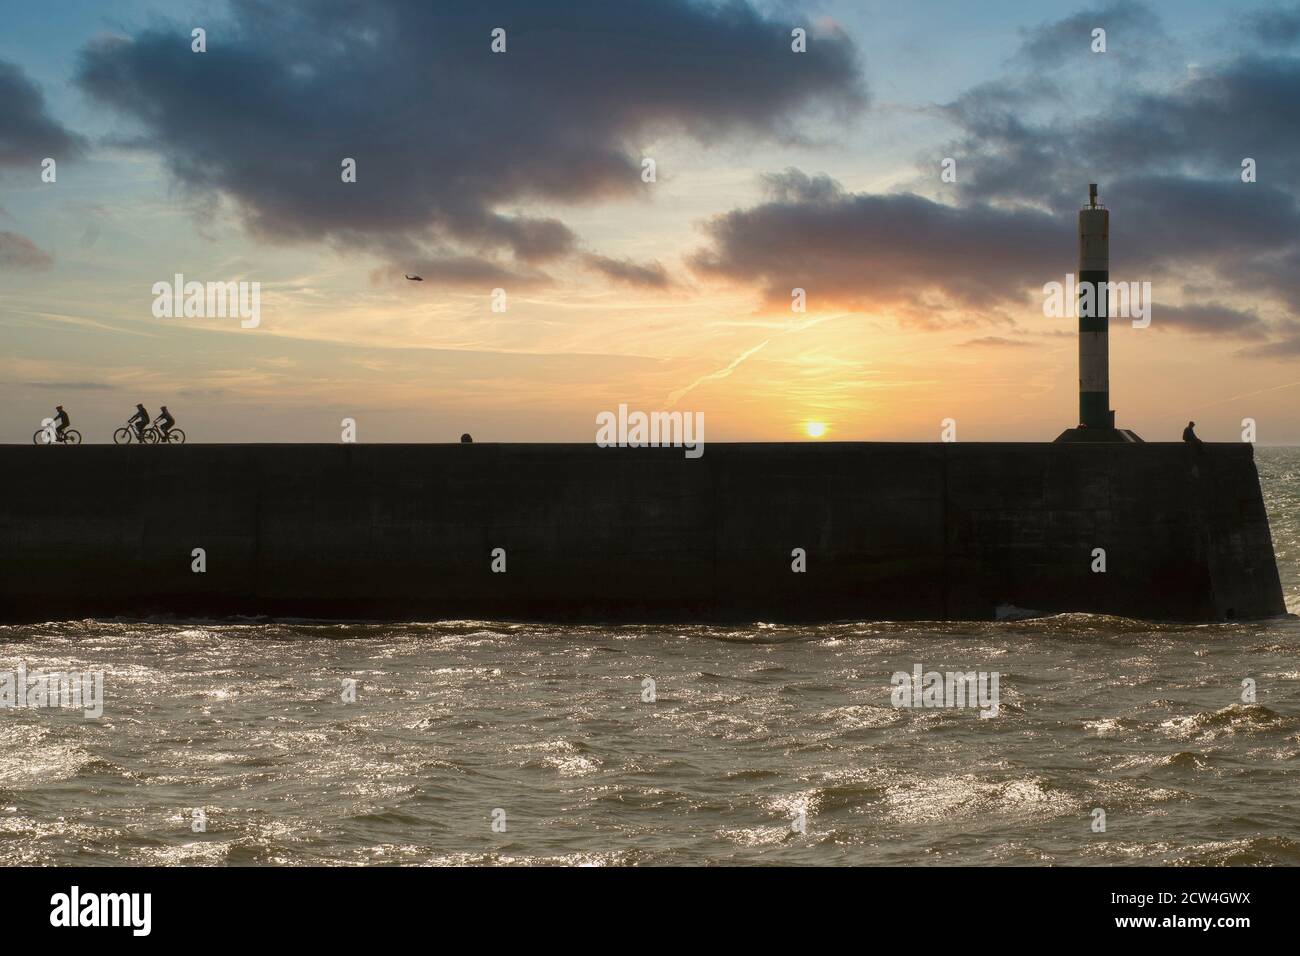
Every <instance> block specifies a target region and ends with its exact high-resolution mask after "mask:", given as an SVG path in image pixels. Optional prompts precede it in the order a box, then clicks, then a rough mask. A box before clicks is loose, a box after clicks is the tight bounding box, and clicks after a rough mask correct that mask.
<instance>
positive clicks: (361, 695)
mask: <svg viewBox="0 0 1300 956" xmlns="http://www.w3.org/2000/svg"><path fill="white" fill-rule="evenodd" d="M1257 458H1258V461H1259V467H1260V473H1261V481H1262V483H1263V489H1264V495H1265V500H1266V504H1267V506H1268V509H1269V515H1270V520H1271V524H1272V530H1273V537H1274V544H1275V547H1276V550H1277V556H1278V562H1279V568H1280V570H1281V573H1282V579H1283V586H1284V588H1285V590H1286V594H1287V601H1288V606H1289V608H1290V609H1291V611H1292V612H1300V449H1267V448H1264V449H1258V451H1257ZM20 662H21V663H23V664H25V666H26V668H27V669H28V670H29V671H37V670H41V669H44V670H47V671H54V670H62V671H69V670H102V671H104V673H105V678H104V680H105V690H104V697H105V700H104V711H103V716H102V717H100V718H98V719H86V718H85V717H84V716H83V714H82V713H81V712H77V711H72V710H70V709H42V710H29V709H22V708H19V709H5V710H0V863H4V864H10V865H12V864H182V865H205V864H283V865H297V864H474V863H489V864H555V863H559V864H596V865H602V864H616V865H617V864H682V863H744V864H749V863H783V864H854V863H859V864H1045V863H1051V864H1068V865H1076V864H1165V863H1173V864H1227V865H1259V864H1291V865H1295V864H1300V817H1298V815H1297V804H1298V803H1300V762H1298V760H1297V758H1298V757H1300V621H1298V620H1297V619H1295V618H1291V619H1288V620H1282V621H1273V622H1266V623H1235V624H1225V625H1212V626H1171V625H1151V624H1146V623H1141V622H1136V621H1129V620H1121V619H1116V618H1104V617H1097V616H1090V615H1062V616H1056V617H1051V618H1045V619H1040V620H1032V621H1020V622H1007V623H998V624H945V623H929V624H914V623H913V624H892V623H874V622H861V623H852V624H835V625H825V626H816V627H783V626H761V625H760V626H753V627H744V628H717V627H705V626H698V627H618V628H609V627H602V628H596V627H555V626H542V625H505V624H495V623H490V622H451V623H440V624H405V625H379V624H366V625H359V624H338V625H334V624H329V625H324V624H286V623H274V624H272V623H257V622H249V623H205V624H198V623H183V624H161V623H155V624H142V623H122V622H111V621H99V622H97V621H83V622H76V623H67V624H45V625H38V626H32V627H0V671H12V670H15V669H17V667H18V666H19V663H20ZM918 663H919V664H921V665H922V666H923V667H924V668H925V669H926V670H931V669H933V670H939V671H947V670H961V671H967V670H976V671H997V672H998V673H999V675H1000V676H999V691H1000V701H1001V710H1000V713H999V715H998V716H997V717H996V718H994V719H981V718H980V717H979V713H978V711H977V710H974V709H964V710H961V709H951V710H950V709H912V710H907V709H896V708H894V707H893V706H891V703H890V692H891V690H892V687H891V684H890V675H891V674H892V673H893V672H895V671H909V672H910V671H911V670H912V668H913V666H914V665H915V664H918ZM646 678H651V679H653V681H654V685H655V686H654V696H655V697H656V699H655V700H654V701H653V702H647V701H646V700H644V699H643V698H644V697H645V696H648V694H647V685H646V684H645V680H646ZM1245 678H1251V679H1253V680H1254V681H1255V682H1256V695H1257V699H1256V702H1254V703H1242V701H1241V695H1242V686H1241V685H1242V681H1243V679H1245ZM346 680H355V681H356V699H355V702H352V703H344V702H343V700H342V699H341V698H342V695H343V686H344V684H343V682H344V681H346ZM1096 809H1102V810H1104V811H1105V814H1106V819H1105V824H1106V828H1105V832H1094V830H1093V826H1094V820H1095V814H1094V811H1095V810H1096ZM196 810H199V811H202V818H203V819H205V821H206V822H205V829H203V830H202V831H201V832H199V831H196V829H195V827H196V825H197V824H196V821H197V820H198V819H200V818H199V817H198V816H196V814H195V811H196ZM498 811H501V812H498ZM494 821H495V822H496V823H497V829H496V830H494V829H493V823H494ZM502 821H504V832H501V830H500V827H501V823H502Z"/></svg>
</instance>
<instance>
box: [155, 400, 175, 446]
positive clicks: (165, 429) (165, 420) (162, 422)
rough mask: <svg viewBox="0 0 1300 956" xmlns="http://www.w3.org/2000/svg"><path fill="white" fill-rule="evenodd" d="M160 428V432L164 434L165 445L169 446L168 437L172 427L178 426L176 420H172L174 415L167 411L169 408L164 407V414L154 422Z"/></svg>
mask: <svg viewBox="0 0 1300 956" xmlns="http://www.w3.org/2000/svg"><path fill="white" fill-rule="evenodd" d="M154 424H155V425H157V426H158V431H159V432H160V433H161V434H162V441H163V444H164V445H165V444H167V439H168V436H169V435H170V434H171V431H172V426H174V425H175V424H176V419H174V418H172V413H171V412H169V411H167V406H166V405H164V406H163V407H162V414H161V415H159V416H158V418H157V419H156V420H155V421H154Z"/></svg>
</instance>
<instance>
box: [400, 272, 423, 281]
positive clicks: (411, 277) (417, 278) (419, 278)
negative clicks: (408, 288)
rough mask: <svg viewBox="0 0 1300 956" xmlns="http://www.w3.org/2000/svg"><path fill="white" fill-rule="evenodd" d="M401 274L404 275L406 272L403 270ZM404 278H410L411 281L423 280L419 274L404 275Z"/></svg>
mask: <svg viewBox="0 0 1300 956" xmlns="http://www.w3.org/2000/svg"><path fill="white" fill-rule="evenodd" d="M402 275H406V273H405V272H403V273H402ZM406 278H408V279H410V280H411V281H412V282H423V281H424V279H423V278H422V277H420V276H406Z"/></svg>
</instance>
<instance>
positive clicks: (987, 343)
mask: <svg viewBox="0 0 1300 956" xmlns="http://www.w3.org/2000/svg"><path fill="white" fill-rule="evenodd" d="M1036 344H1037V343H1035V342H1026V341H1024V340H1023V339H1008V338H1003V337H1002V336H1000V335H985V336H983V337H982V338H978V339H970V340H969V341H966V342H963V343H961V345H962V348H999V349H1001V348H1024V347H1026V346H1033V345H1036Z"/></svg>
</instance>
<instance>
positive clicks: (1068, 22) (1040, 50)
mask: <svg viewBox="0 0 1300 956" xmlns="http://www.w3.org/2000/svg"><path fill="white" fill-rule="evenodd" d="M1097 28H1101V29H1103V30H1105V31H1106V52H1105V54H1098V53H1093V52H1092V31H1093V30H1094V29H1097ZM1020 32H1021V35H1022V37H1023V42H1022V44H1021V47H1020V50H1019V53H1018V56H1019V57H1021V58H1022V59H1024V60H1025V61H1027V62H1028V63H1030V64H1031V65H1033V66H1035V67H1048V68H1059V67H1060V66H1061V65H1062V63H1063V62H1066V61H1069V60H1072V59H1073V60H1078V59H1086V58H1087V57H1093V56H1102V55H1104V56H1109V57H1112V58H1117V59H1122V60H1124V61H1125V65H1133V64H1140V63H1141V61H1142V58H1143V55H1144V54H1145V53H1146V52H1147V47H1148V45H1149V44H1151V43H1153V42H1160V41H1162V40H1163V39H1164V33H1163V31H1162V30H1161V28H1160V19H1159V17H1157V16H1156V15H1155V14H1154V13H1153V12H1152V11H1151V9H1150V8H1149V7H1147V6H1146V5H1145V4H1141V3H1132V2H1115V3H1111V4H1110V5H1108V6H1105V7H1097V8H1094V9H1090V10H1083V11H1080V12H1079V13H1076V14H1074V15H1072V16H1069V17H1065V18H1064V19H1061V20H1056V21H1053V22H1050V23H1044V24H1041V25H1039V26H1037V27H1033V28H1030V29H1027V30H1021V31H1020Z"/></svg>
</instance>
